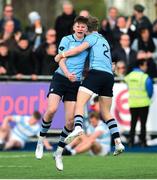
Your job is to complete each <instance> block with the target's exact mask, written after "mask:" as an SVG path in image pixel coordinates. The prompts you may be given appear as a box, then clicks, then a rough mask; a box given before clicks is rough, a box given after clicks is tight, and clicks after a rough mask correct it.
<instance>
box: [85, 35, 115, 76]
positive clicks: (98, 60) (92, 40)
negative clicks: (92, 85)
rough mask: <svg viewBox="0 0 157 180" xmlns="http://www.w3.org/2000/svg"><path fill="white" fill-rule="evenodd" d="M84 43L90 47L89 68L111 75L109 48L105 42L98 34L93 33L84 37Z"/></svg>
mask: <svg viewBox="0 0 157 180" xmlns="http://www.w3.org/2000/svg"><path fill="white" fill-rule="evenodd" d="M84 42H88V43H89V45H90V51H89V59H90V67H89V68H90V69H95V70H100V71H105V72H108V73H111V74H113V73H112V59H111V52H110V46H109V44H108V42H107V40H106V39H105V38H104V37H103V36H102V35H101V34H99V33H98V32H93V33H91V34H89V35H88V36H86V37H85V39H84Z"/></svg>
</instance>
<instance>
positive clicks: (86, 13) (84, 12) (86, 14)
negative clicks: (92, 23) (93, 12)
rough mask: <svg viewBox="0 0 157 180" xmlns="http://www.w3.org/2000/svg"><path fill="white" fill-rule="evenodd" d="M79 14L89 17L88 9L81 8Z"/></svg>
mask: <svg viewBox="0 0 157 180" xmlns="http://www.w3.org/2000/svg"><path fill="white" fill-rule="evenodd" d="M79 16H83V17H89V16H90V13H89V11H88V10H82V11H80V13H79Z"/></svg>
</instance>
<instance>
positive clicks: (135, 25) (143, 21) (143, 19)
mask: <svg viewBox="0 0 157 180" xmlns="http://www.w3.org/2000/svg"><path fill="white" fill-rule="evenodd" d="M144 10H145V7H144V6H143V5H141V4H135V5H134V12H133V15H132V17H130V18H128V22H127V24H128V25H129V26H130V29H131V30H132V31H134V32H135V33H134V34H135V37H136V38H137V37H138V32H139V28H140V27H141V26H146V27H147V28H148V29H149V31H152V24H151V22H150V20H149V18H148V17H147V16H145V15H144Z"/></svg>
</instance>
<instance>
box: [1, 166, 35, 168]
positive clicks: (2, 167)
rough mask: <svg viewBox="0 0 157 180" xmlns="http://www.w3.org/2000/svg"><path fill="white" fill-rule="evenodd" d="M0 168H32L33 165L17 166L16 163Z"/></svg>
mask: <svg viewBox="0 0 157 180" xmlns="http://www.w3.org/2000/svg"><path fill="white" fill-rule="evenodd" d="M0 168H32V166H15V165H10V166H0Z"/></svg>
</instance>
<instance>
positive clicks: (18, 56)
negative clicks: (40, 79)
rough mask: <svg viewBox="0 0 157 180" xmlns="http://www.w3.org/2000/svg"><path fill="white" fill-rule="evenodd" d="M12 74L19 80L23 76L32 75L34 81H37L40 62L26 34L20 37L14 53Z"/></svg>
mask: <svg viewBox="0 0 157 180" xmlns="http://www.w3.org/2000/svg"><path fill="white" fill-rule="evenodd" d="M12 72H13V74H15V75H16V78H17V79H21V78H22V76H23V75H31V78H32V80H36V79H37V72H38V62H37V60H36V57H35V54H34V52H33V51H32V47H31V46H30V44H29V41H28V37H27V35H25V34H23V35H22V36H21V37H20V40H19V42H18V44H17V46H16V48H15V51H14V52H13V61H12Z"/></svg>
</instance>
